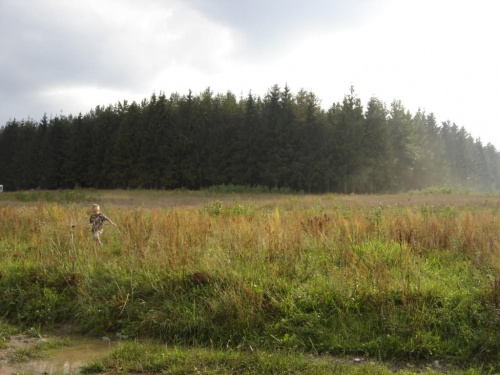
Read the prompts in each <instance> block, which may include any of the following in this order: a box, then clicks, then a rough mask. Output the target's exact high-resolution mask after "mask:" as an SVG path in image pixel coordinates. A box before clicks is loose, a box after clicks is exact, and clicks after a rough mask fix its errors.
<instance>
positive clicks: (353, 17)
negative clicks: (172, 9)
mask: <svg viewBox="0 0 500 375" xmlns="http://www.w3.org/2000/svg"><path fill="white" fill-rule="evenodd" d="M188 3H189V4H191V5H192V6H194V7H195V8H197V9H199V11H200V12H202V13H204V14H205V15H207V16H208V17H210V18H212V19H213V20H215V21H216V22H221V23H223V24H225V25H227V26H228V27H230V28H232V29H234V30H236V31H237V33H238V34H239V35H240V36H241V42H242V43H243V44H245V49H248V48H249V47H250V48H251V53H257V54H259V51H261V52H265V53H267V52H269V50H270V49H276V48H277V49H280V45H281V44H283V45H284V46H288V44H289V43H292V42H293V41H294V39H295V38H296V37H297V36H299V35H301V34H303V33H307V32H314V31H321V30H326V28H328V30H329V31H330V32H331V31H335V30H336V29H340V28H343V27H346V26H348V25H352V24H355V23H356V22H360V21H361V20H362V19H364V18H365V17H369V16H370V13H372V12H376V11H377V8H380V6H381V5H382V4H383V3H385V1H384V0H378V1H373V0H372V1H369V0H358V1H344V0H334V1H332V0H310V1H303V0H274V1H268V0H255V1H234V0H208V1H207V0H188Z"/></svg>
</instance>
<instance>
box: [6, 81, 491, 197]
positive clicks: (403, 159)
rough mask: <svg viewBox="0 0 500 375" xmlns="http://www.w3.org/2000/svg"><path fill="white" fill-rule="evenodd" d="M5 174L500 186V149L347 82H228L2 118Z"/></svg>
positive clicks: (137, 180) (48, 181)
mask: <svg viewBox="0 0 500 375" xmlns="http://www.w3.org/2000/svg"><path fill="white" fill-rule="evenodd" d="M0 160H1V162H0V183H1V184H2V185H4V188H5V190H6V191H8V190H11V191H12V190H22V189H33V188H41V189H71V188H74V187H84V188H85V187H93V188H147V189H176V188H187V189H202V188H207V187H209V186H213V185H238V186H249V187H254V186H263V187H266V188H270V189H291V190H295V191H306V192H328V191H330V192H341V193H353V192H355V193H377V192H397V191H407V190H417V189H426V188H428V187H430V186H450V187H453V188H457V189H469V190H482V191H485V190H498V189H499V188H500V163H499V160H500V157H499V153H498V151H497V150H496V149H495V147H494V146H493V145H491V144H487V145H486V146H484V145H483V144H482V143H481V141H480V140H474V139H473V138H472V137H471V136H470V134H469V133H468V132H467V131H466V130H465V128H463V127H462V128H459V127H458V126H457V125H455V124H452V123H449V122H445V123H443V124H442V125H441V126H439V125H438V124H437V123H436V120H435V118H434V116H433V115H432V114H430V115H427V114H425V113H422V112H420V111H418V112H417V113H416V114H415V115H412V114H411V113H410V112H409V111H407V110H406V109H405V108H404V106H403V105H402V103H401V102H399V101H394V102H393V103H392V104H391V106H390V109H389V110H388V109H387V108H386V106H385V104H384V103H382V102H380V101H379V100H378V99H376V98H372V99H371V100H370V101H369V102H368V104H367V108H366V110H365V111H364V110H363V106H362V104H361V101H360V100H359V99H358V98H357V97H356V95H355V93H354V89H352V88H351V91H350V93H349V95H346V96H345V98H344V99H343V101H342V102H339V103H333V104H332V106H331V107H330V108H329V109H328V110H326V111H325V110H324V109H322V108H321V107H320V100H319V99H318V98H316V96H315V95H314V94H313V93H311V92H306V91H304V90H301V91H299V93H298V94H297V95H293V94H292V93H291V91H290V89H289V88H288V87H287V86H285V88H284V89H281V88H280V87H278V86H277V85H274V86H273V87H272V88H271V89H270V90H269V91H268V93H267V94H266V95H265V97H264V98H263V99H261V98H259V97H256V96H254V95H252V94H251V93H250V94H249V95H248V96H247V97H241V98H240V99H239V100H238V99H237V98H236V97H235V96H234V94H232V93H230V92H228V93H226V94H225V95H223V94H214V93H213V92H212V91H211V90H210V89H206V90H205V91H204V92H202V93H201V94H199V95H193V93H191V92H189V93H188V95H184V96H180V95H178V94H173V95H171V96H170V98H167V97H165V94H164V93H160V94H159V95H156V94H153V95H152V96H151V98H150V99H149V100H146V99H145V100H143V101H142V102H141V103H135V102H133V103H131V104H130V103H127V101H123V103H118V104H116V105H114V106H108V107H106V108H105V107H97V108H96V109H95V110H92V111H90V113H88V114H84V115H82V114H79V115H78V117H73V116H71V115H70V116H68V117H66V116H57V117H55V118H51V119H48V118H47V117H46V116H44V117H43V118H42V119H41V121H40V122H39V123H36V122H34V121H32V120H28V121H16V120H13V121H9V122H8V123H7V124H5V125H4V126H3V127H1V128H0Z"/></svg>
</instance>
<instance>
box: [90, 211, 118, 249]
mask: <svg viewBox="0 0 500 375" xmlns="http://www.w3.org/2000/svg"><path fill="white" fill-rule="evenodd" d="M105 221H107V222H109V223H110V224H111V225H114V226H115V227H116V224H115V223H113V222H112V221H111V219H110V218H108V217H107V216H106V215H104V214H103V213H101V208H100V207H99V205H98V204H93V205H92V214H91V215H90V224H91V225H92V237H94V243H95V244H96V245H99V246H101V245H102V242H101V234H102V231H103V227H104V222H105Z"/></svg>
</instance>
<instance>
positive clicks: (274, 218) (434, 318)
mask: <svg viewBox="0 0 500 375" xmlns="http://www.w3.org/2000/svg"><path fill="white" fill-rule="evenodd" d="M91 203H99V204H100V205H101V209H102V211H103V213H105V214H106V215H108V216H109V217H110V218H111V219H112V220H113V221H114V222H116V223H117V224H118V227H117V228H114V227H112V226H107V227H105V231H104V234H103V237H102V240H103V242H104V246H103V247H99V248H97V247H95V246H94V245H93V243H92V238H91V235H90V227H89V225H88V217H89V215H90V207H91ZM499 210H500V198H499V197H497V196H494V195H475V194H467V195H465V194H464V195H459V194H417V193H415V194H404V195H403V194H402V195H378V196H377V195H366V196H357V195H347V196H344V195H333V194H330V195H305V194H298V195H294V194H271V193H266V192H244V191H243V192H238V191H236V192H219V191H210V190H207V191H201V192H190V191H173V192H166V191H163V192H162V191H86V190H85V191H84V190H77V191H61V192H39V191H34V192H17V193H3V194H2V195H1V197H0V314H1V315H2V316H4V317H5V318H6V319H7V320H8V321H9V322H10V323H12V324H15V325H19V326H25V327H35V328H37V329H42V328H50V327H52V326H54V325H56V324H59V323H63V322H64V323H71V324H72V326H73V327H74V329H75V330H76V331H78V332H80V333H86V334H95V335H104V334H106V335H110V336H111V337H114V336H113V335H118V336H120V337H122V338H124V337H126V338H127V339H128V340H129V341H131V343H128V344H126V345H122V346H120V347H119V349H118V350H117V351H116V352H115V353H114V354H113V355H112V356H111V357H109V358H108V359H106V360H103V361H101V362H99V363H95V364H93V365H91V366H89V367H88V369H87V370H88V371H89V372H91V371H96V372H99V371H100V372H104V371H118V370H117V369H119V368H122V369H123V368H127V369H128V370H127V371H130V372H141V371H142V372H150V373H154V372H161V371H163V372H164V373H165V372H166V373H168V371H170V372H171V373H193V374H194V373H214V374H215V373H217V374H219V373H227V374H230V373H238V374H247V373H248V374H250V373H275V374H281V373H304V374H305V373H324V374H330V373H345V374H351V373H352V374H354V373H372V374H379V373H380V374H382V373H386V372H385V371H388V372H387V373H389V372H390V371H392V370H394V369H395V368H399V370H398V371H399V372H401V373H406V374H410V373H413V372H411V371H414V370H412V368H413V367H412V366H416V367H418V366H422V364H423V365H424V369H425V367H426V366H427V364H431V365H432V366H434V367H433V369H429V370H427V371H429V373H433V372H434V371H443V363H445V364H446V366H449V368H448V367H447V368H448V369H452V368H458V370H456V371H457V373H468V374H476V373H494V372H495V371H497V370H500V316H499V311H500V310H499V309H500V259H499V255H500V219H499V215H498V213H499ZM136 339H137V340H136ZM145 339H147V340H154V342H155V343H156V344H145V343H144V342H145V341H144V340H145ZM165 345H167V346H165ZM166 347H168V348H170V349H168V350H167V349H165V348H166ZM172 348H175V350H173V349H172ZM134 353H136V354H134ZM137 353H138V354H137ZM338 356H340V357H341V358H354V357H360V358H362V359H363V360H362V363H360V364H356V365H352V364H351V363H350V362H346V363H344V362H338V361H333V360H332V358H338ZM193 357H194V358H196V361H198V363H199V364H203V366H205V367H203V370H200V368H199V367H198V368H197V369H198V370H200V372H196V371H195V370H193V368H196V364H195V363H194V362H196V361H194V362H193V360H189V358H193ZM125 358H128V359H129V360H127V361H126V360H125ZM332 361H333V362H332ZM380 361H388V363H391V364H392V365H393V366H395V367H394V368H392V369H391V368H390V367H384V366H382V367H379V365H378V364H373V363H375V362H376V363H379V362H380ZM152 363H154V364H155V365H154V366H153V365H151V364H152ZM216 363H220V366H219V365H217V364H216ZM332 363H334V364H335V365H332ZM407 364H409V367H408V368H406V367H405V368H404V369H402V366H403V367H404V366H406V365H407ZM217 366H219V367H217ZM429 366H430V365H429ZM332 368H335V371H334V372H332ZM173 369H178V370H175V371H174V370H173ZM421 369H422V367H420V370H421ZM176 371H177V372H176ZM450 371H451V370H450Z"/></svg>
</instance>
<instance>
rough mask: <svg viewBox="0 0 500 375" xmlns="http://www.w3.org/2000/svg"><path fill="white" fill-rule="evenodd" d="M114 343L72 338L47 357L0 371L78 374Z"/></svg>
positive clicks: (9, 372)
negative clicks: (85, 365)
mask: <svg viewBox="0 0 500 375" xmlns="http://www.w3.org/2000/svg"><path fill="white" fill-rule="evenodd" d="M114 345H115V343H114V342H109V341H103V340H100V339H90V338H82V339H72V340H71V341H70V344H69V345H68V346H63V347H61V348H58V349H55V350H54V351H53V353H52V355H51V356H50V357H49V358H46V359H40V360H33V361H28V362H23V363H16V364H12V365H9V367H3V366H2V367H1V368H0V373H1V374H12V373H14V374H15V373H23V372H27V373H30V374H78V373H79V370H80V368H81V367H82V366H83V365H84V364H85V363H88V362H90V361H92V360H95V359H98V358H102V357H104V356H105V355H106V354H108V353H109V352H110V351H111V349H112V348H113V347H114Z"/></svg>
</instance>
